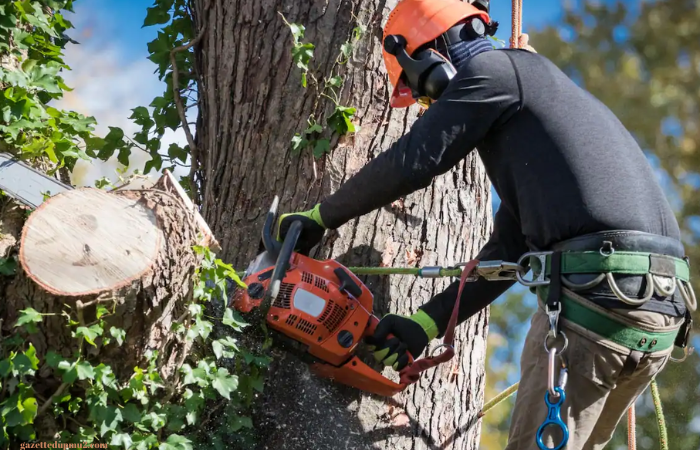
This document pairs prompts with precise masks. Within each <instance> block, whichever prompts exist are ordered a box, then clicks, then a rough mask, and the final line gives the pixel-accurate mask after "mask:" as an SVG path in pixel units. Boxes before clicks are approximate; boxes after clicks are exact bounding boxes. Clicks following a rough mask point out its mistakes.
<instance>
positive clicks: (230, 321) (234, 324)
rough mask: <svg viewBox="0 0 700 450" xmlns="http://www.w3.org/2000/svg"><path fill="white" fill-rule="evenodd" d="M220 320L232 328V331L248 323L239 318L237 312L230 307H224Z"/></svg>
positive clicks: (240, 328) (239, 329)
mask: <svg viewBox="0 0 700 450" xmlns="http://www.w3.org/2000/svg"><path fill="white" fill-rule="evenodd" d="M221 321H222V323H223V324H224V325H228V326H230V327H231V328H233V330H234V331H241V330H242V329H243V328H245V327H247V326H248V325H250V324H249V323H248V322H246V321H244V320H243V319H242V318H241V316H240V315H239V314H238V312H234V311H233V310H232V309H231V308H226V311H225V312H224V317H223V319H222V320H221Z"/></svg>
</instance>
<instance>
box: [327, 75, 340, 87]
mask: <svg viewBox="0 0 700 450" xmlns="http://www.w3.org/2000/svg"><path fill="white" fill-rule="evenodd" d="M328 85H329V86H333V87H340V86H342V85H343V77H341V76H340V75H336V76H334V77H332V78H331V79H329V80H328Z"/></svg>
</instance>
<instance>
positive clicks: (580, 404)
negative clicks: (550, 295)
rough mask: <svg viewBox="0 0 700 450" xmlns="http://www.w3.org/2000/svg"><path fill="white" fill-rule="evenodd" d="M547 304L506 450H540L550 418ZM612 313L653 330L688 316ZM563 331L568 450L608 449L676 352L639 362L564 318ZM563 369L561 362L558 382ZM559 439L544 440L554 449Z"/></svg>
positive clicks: (527, 356) (533, 333) (525, 365)
mask: <svg viewBox="0 0 700 450" xmlns="http://www.w3.org/2000/svg"><path fill="white" fill-rule="evenodd" d="M564 291H565V292H566V293H567V294H568V295H569V296H571V297H573V298H575V299H576V300H578V301H580V302H582V303H585V304H587V305H592V303H591V302H589V301H588V300H586V299H584V298H582V297H580V296H578V295H576V294H574V293H573V292H571V291H568V290H566V289H564ZM542 305H543V302H542V300H540V301H539V307H538V309H537V311H536V312H535V314H534V315H533V316H532V320H531V324H530V331H529V332H528V335H527V338H526V340H525V348H524V349H523V354H522V357H521V369H520V370H521V380H520V386H519V388H518V393H517V398H516V401H515V409H514V410H513V418H512V423H511V427H510V433H509V438H508V445H507V446H506V450H537V449H538V447H537V444H536V442H535V437H536V433H537V429H538V428H539V426H540V425H541V424H542V423H543V422H544V420H545V418H546V415H547V406H546V405H545V402H544V395H545V392H546V391H547V372H548V355H547V353H545V350H544V347H543V342H544V339H545V336H546V334H547V332H548V331H549V321H548V318H547V315H546V314H545V312H544V309H543V306H542ZM594 307H597V305H594ZM608 313H609V314H611V315H613V316H614V317H616V318H618V319H619V318H621V319H622V320H626V321H627V322H628V323H630V324H634V325H635V326H637V327H640V328H647V329H650V331H670V330H672V329H678V328H679V327H680V325H681V324H682V322H683V318H675V317H670V316H667V315H664V314H658V313H651V312H646V311H634V310H615V311H612V312H611V311H608ZM560 328H561V329H563V330H564V332H565V333H566V336H567V337H568V339H569V345H568V348H567V349H566V351H565V352H564V353H563V354H562V357H563V358H564V359H565V361H566V363H567V365H568V369H569V380H568V383H567V385H566V390H565V393H566V398H565V401H564V403H563V404H562V406H561V418H562V420H563V421H564V423H566V424H567V426H568V428H569V442H568V444H567V445H566V447H564V448H565V449H566V450H600V449H603V448H604V447H605V444H607V443H608V442H609V441H610V439H612V436H613V432H614V431H615V428H616V427H617V425H618V423H619V422H620V419H622V417H623V416H624V415H625V413H626V411H627V409H628V408H629V407H630V405H632V404H633V403H634V401H635V400H636V399H637V397H638V396H639V395H640V394H641V393H642V392H644V390H645V389H646V388H647V386H648V385H649V384H650V382H651V380H652V379H653V378H654V376H656V374H658V373H659V372H660V371H661V370H662V369H663V368H664V366H665V365H666V363H667V362H668V359H669V357H670V353H671V350H672V349H668V350H666V351H662V352H655V353H646V354H643V356H642V357H641V358H639V357H637V358H634V357H631V356H630V350H628V349H627V348H625V347H622V346H619V345H617V344H615V343H613V342H610V341H605V340H603V339H602V338H600V337H599V336H597V335H594V334H593V333H591V332H590V331H588V330H585V329H582V328H581V327H578V326H577V325H576V324H572V323H569V322H567V321H566V320H564V319H560ZM558 348H561V346H560V345H559V347H558ZM559 367H560V365H559V364H558V365H557V371H556V374H555V377H556V378H558V376H559V370H558V368H559ZM549 429H552V427H549ZM560 436H561V434H560V432H558V430H552V431H551V432H545V434H544V437H545V439H544V440H543V441H544V443H545V444H546V445H548V447H549V448H554V447H555V445H558V444H559V442H561V439H560Z"/></svg>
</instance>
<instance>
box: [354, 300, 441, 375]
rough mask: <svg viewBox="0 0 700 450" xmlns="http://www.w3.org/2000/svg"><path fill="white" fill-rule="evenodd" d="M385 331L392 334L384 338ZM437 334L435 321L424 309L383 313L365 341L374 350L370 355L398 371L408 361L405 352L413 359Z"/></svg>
mask: <svg viewBox="0 0 700 450" xmlns="http://www.w3.org/2000/svg"><path fill="white" fill-rule="evenodd" d="M389 334H393V335H394V336H393V337H392V338H390V339H387V337H388V336H389ZM437 335H438V328H437V325H436V324H435V321H434V320H433V319H432V318H431V317H430V316H429V315H428V314H426V313H425V312H424V311H422V310H418V312H417V313H415V314H413V315H412V316H410V317H406V316H399V315H397V314H388V315H386V316H384V318H382V320H380V321H379V324H377V328H376V329H375V330H374V334H373V335H372V336H367V337H366V338H365V343H366V344H367V345H368V347H369V349H370V350H371V351H373V352H374V359H376V360H377V361H381V362H382V363H383V364H384V365H385V366H391V367H392V368H393V369H394V370H399V371H400V370H401V369H403V368H404V367H406V365H407V364H408V360H409V359H408V353H410V354H411V356H413V359H416V358H418V357H419V356H420V355H421V353H423V350H425V348H426V347H427V346H428V343H429V342H430V341H432V340H433V339H435V338H436V337H437ZM407 352H408V353H407Z"/></svg>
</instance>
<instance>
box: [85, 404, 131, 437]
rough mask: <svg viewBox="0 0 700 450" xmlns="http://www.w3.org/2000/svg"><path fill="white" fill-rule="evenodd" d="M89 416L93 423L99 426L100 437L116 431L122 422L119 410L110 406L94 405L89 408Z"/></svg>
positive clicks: (122, 418)
mask: <svg viewBox="0 0 700 450" xmlns="http://www.w3.org/2000/svg"><path fill="white" fill-rule="evenodd" d="M90 415H91V417H92V419H93V420H94V421H95V423H96V424H99V425H100V436H104V435H105V434H107V433H108V432H110V431H116V430H117V427H118V426H119V424H120V423H121V422H123V421H124V417H123V416H122V411H121V409H119V408H117V407H116V406H111V405H110V406H103V405H96V406H94V407H92V408H91V411H90Z"/></svg>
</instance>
